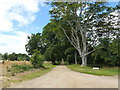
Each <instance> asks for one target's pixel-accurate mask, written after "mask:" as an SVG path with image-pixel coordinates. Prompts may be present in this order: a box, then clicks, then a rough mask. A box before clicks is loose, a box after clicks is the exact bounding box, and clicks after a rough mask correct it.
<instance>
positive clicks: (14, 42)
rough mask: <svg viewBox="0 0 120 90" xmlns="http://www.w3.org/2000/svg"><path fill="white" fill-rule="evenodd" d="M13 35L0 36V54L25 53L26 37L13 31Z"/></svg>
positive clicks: (22, 33)
mask: <svg viewBox="0 0 120 90" xmlns="http://www.w3.org/2000/svg"><path fill="white" fill-rule="evenodd" d="M13 33H14V34H15V35H0V53H6V52H8V53H13V52H15V53H26V51H25V44H27V35H30V34H28V33H25V32H21V31H14V32H13Z"/></svg>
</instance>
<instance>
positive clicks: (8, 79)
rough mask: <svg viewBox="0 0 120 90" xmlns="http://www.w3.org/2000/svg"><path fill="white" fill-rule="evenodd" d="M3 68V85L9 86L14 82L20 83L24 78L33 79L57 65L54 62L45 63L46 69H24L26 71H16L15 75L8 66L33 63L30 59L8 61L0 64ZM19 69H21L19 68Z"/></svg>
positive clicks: (0, 76) (1, 77)
mask: <svg viewBox="0 0 120 90" xmlns="http://www.w3.org/2000/svg"><path fill="white" fill-rule="evenodd" d="M0 65H1V67H2V69H1V71H2V73H1V75H0V79H1V82H2V83H1V85H0V86H1V87H9V86H11V85H13V84H17V83H20V82H22V81H24V80H29V79H33V78H36V77H39V76H41V75H43V74H45V73H47V72H49V71H50V70H52V68H54V67H55V65H52V64H46V63H45V64H44V66H45V67H46V69H42V68H40V69H33V68H32V69H31V70H28V71H24V72H16V73H15V75H14V76H12V74H10V73H11V72H8V71H7V68H10V67H11V66H12V65H21V66H24V65H27V66H28V65H29V66H30V65H31V64H30V62H29V61H6V62H5V63H4V64H0ZM18 71H19V70H18Z"/></svg>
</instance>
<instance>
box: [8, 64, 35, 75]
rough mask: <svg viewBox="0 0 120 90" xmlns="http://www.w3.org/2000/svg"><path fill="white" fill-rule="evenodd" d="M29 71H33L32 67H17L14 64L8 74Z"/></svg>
mask: <svg viewBox="0 0 120 90" xmlns="http://www.w3.org/2000/svg"><path fill="white" fill-rule="evenodd" d="M31 69H33V66H31V65H26V64H24V65H17V64H14V65H12V66H11V68H10V72H12V73H20V72H24V71H29V70H31Z"/></svg>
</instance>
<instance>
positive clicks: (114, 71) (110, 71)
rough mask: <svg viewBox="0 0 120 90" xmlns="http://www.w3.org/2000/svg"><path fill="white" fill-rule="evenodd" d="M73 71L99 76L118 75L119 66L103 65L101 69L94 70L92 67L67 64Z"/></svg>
mask: <svg viewBox="0 0 120 90" xmlns="http://www.w3.org/2000/svg"><path fill="white" fill-rule="evenodd" d="M67 67H68V68H70V69H71V70H73V71H77V72H81V73H86V74H92V75H98V76H114V75H118V67H114V68H110V67H102V68H100V69H99V70H94V69H93V68H92V67H81V66H80V65H67Z"/></svg>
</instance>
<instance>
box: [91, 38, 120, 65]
mask: <svg viewBox="0 0 120 90" xmlns="http://www.w3.org/2000/svg"><path fill="white" fill-rule="evenodd" d="M118 41H119V38H117V39H114V40H110V42H109V41H108V39H107V38H104V39H102V40H101V43H100V44H99V45H98V46H97V47H96V51H95V52H94V53H93V54H92V56H93V57H94V58H93V59H94V64H95V63H96V64H103V65H108V66H118V65H119V64H120V62H119V58H120V53H119V51H118V50H119V43H118Z"/></svg>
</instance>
